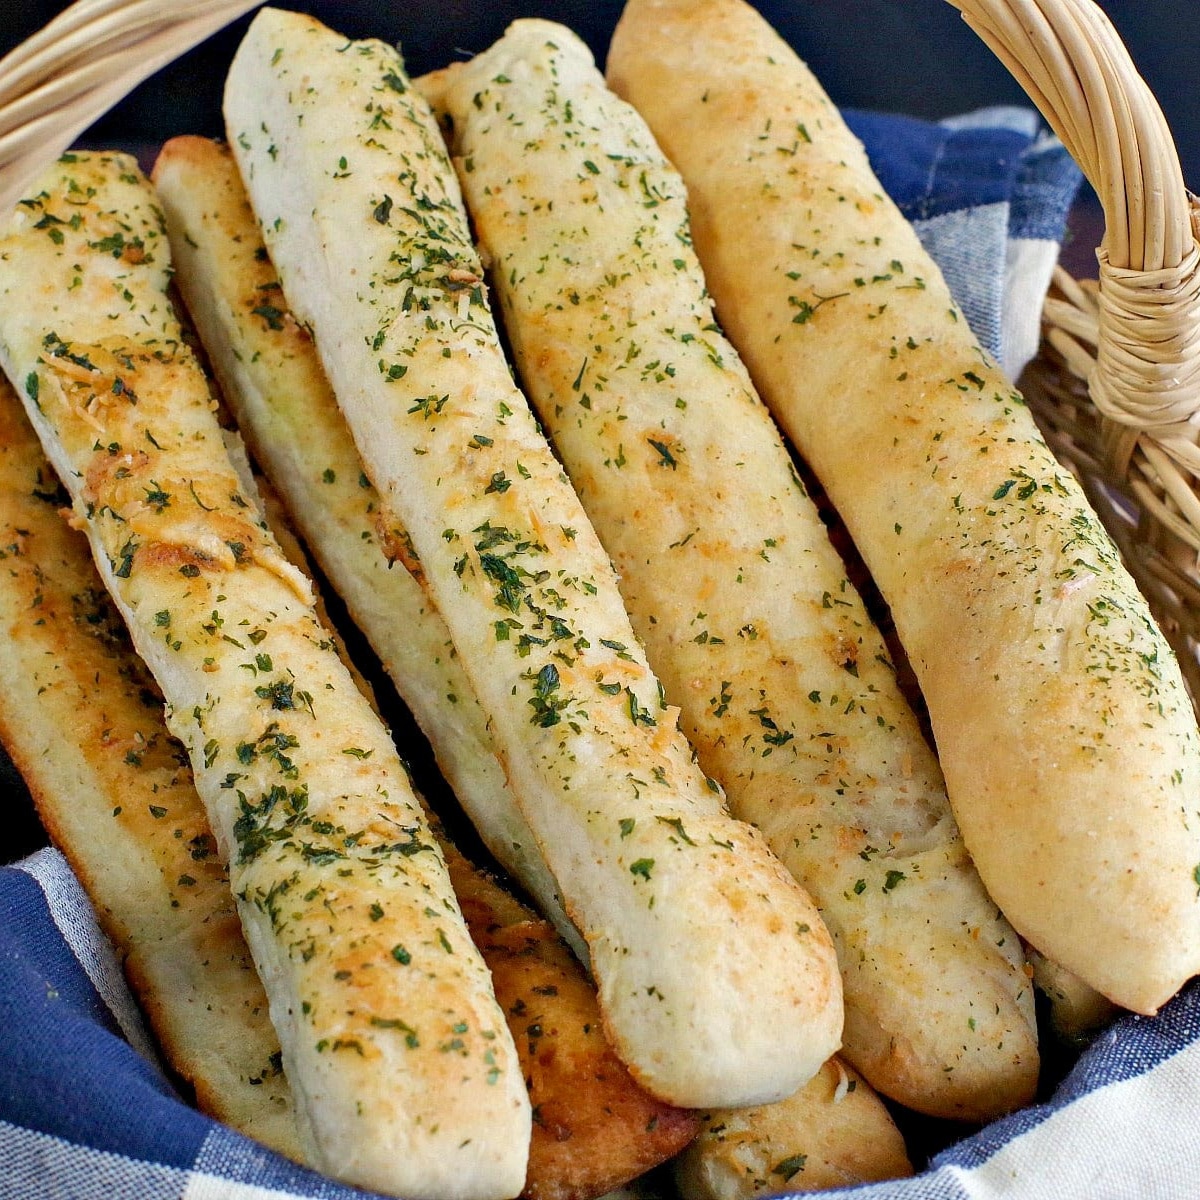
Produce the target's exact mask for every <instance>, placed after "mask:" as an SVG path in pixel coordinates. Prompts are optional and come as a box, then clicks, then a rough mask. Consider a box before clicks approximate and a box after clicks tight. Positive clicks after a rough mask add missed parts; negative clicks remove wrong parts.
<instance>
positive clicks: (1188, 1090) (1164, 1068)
mask: <svg viewBox="0 0 1200 1200" xmlns="http://www.w3.org/2000/svg"><path fill="white" fill-rule="evenodd" d="M1196 1114H1200V1045H1198V1044H1196V1043H1192V1044H1190V1045H1188V1046H1186V1047H1185V1048H1184V1049H1182V1050H1180V1052H1179V1053H1178V1054H1175V1055H1173V1056H1172V1057H1171V1058H1168V1059H1166V1060H1165V1061H1164V1062H1162V1063H1160V1064H1159V1065H1158V1066H1157V1067H1155V1068H1153V1069H1152V1070H1150V1071H1147V1072H1146V1073H1145V1074H1143V1075H1138V1076H1137V1077H1135V1078H1133V1079H1126V1080H1122V1081H1120V1082H1118V1083H1111V1084H1108V1085H1107V1086H1105V1087H1102V1088H1099V1089H1097V1090H1096V1091H1094V1092H1089V1093H1088V1094H1087V1095H1086V1096H1083V1097H1081V1098H1080V1099H1079V1100H1076V1101H1075V1102H1074V1103H1072V1104H1069V1105H1067V1106H1066V1107H1064V1108H1062V1109H1060V1110H1059V1111H1057V1112H1055V1113H1054V1114H1052V1115H1051V1116H1049V1117H1047V1118H1046V1120H1044V1121H1043V1122H1042V1123H1041V1124H1040V1125H1038V1126H1037V1127H1036V1128H1034V1129H1032V1130H1030V1131H1029V1132H1028V1133H1026V1134H1024V1135H1022V1136H1021V1137H1018V1138H1015V1139H1014V1140H1013V1141H1011V1142H1009V1143H1008V1145H1006V1146H1004V1147H1002V1148H1001V1149H999V1150H997V1151H996V1153H995V1154H993V1155H992V1156H991V1158H989V1159H988V1160H987V1162H985V1163H983V1164H981V1165H980V1166H979V1167H977V1168H974V1169H972V1170H967V1171H963V1170H955V1171H952V1174H954V1175H955V1176H957V1179H958V1182H959V1183H960V1184H961V1186H962V1188H963V1190H964V1192H965V1193H966V1194H967V1195H968V1196H970V1197H972V1200H1017V1198H1018V1197H1019V1200H1180V1198H1181V1197H1184V1196H1195V1195H1197V1194H1198V1193H1200V1176H1198V1174H1197V1163H1200V1120H1197V1117H1196Z"/></svg>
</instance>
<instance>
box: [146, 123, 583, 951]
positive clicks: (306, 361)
mask: <svg viewBox="0 0 1200 1200" xmlns="http://www.w3.org/2000/svg"><path fill="white" fill-rule="evenodd" d="M154 181H155V186H156V187H157V189H158V194H159V197H160V199H161V202H162V205H163V210H164V212H165V213H166V218H167V232H168V235H169V237H170V239H171V251H172V254H173V256H174V259H175V262H176V263H177V265H178V267H179V273H178V276H177V282H178V285H179V289H180V292H181V294H182V295H183V298H184V302H185V303H186V305H187V308H188V311H189V313H190V315H191V318H192V320H193V321H194V322H195V325H196V327H197V330H198V331H199V334H200V338H201V341H202V342H203V343H204V348H205V352H206V354H207V355H208V359H209V362H210V363H211V364H212V368H213V372H214V374H215V375H216V377H217V379H218V381H219V382H220V385H221V391H222V395H223V396H224V398H225V401H226V403H227V404H228V405H229V407H230V409H231V411H232V412H233V414H234V417H235V419H236V420H237V423H238V428H239V430H240V431H241V433H242V435H243V436H244V437H245V438H246V440H247V442H248V443H249V445H250V446H251V448H252V450H253V453H254V456H255V459H256V460H257V461H258V462H259V463H260V464H261V466H262V467H263V469H264V470H265V471H266V472H267V473H268V475H269V476H270V478H271V481H272V483H273V484H274V486H275V488H276V489H277V490H278V492H279V494H280V495H281V496H283V497H284V499H285V501H286V504H287V506H288V509H289V511H290V513H291V514H292V520H293V521H294V522H295V524H296V527H297V528H298V529H299V530H300V532H301V533H302V535H303V537H304V539H305V541H306V543H307V544H308V546H309V548H310V550H311V552H312V554H313V555H314V556H315V558H316V560H317V562H318V563H319V564H320V566H321V569H322V571H324V573H325V576H326V577H327V578H328V579H329V580H330V581H331V582H332V584H333V586H334V587H335V588H336V589H337V592H338V594H339V595H340V596H341V598H342V600H343V601H344V603H345V604H346V606H347V609H348V611H349V613H350V616H351V617H352V618H353V620H354V622H355V624H356V625H357V627H358V628H359V629H360V630H361V631H362V632H363V633H364V634H365V635H366V636H367V638H368V639H369V641H370V643H371V646H372V648H373V649H374V650H375V652H376V653H377V654H378V655H379V658H380V660H381V661H382V663H383V665H384V667H385V668H386V670H387V672H388V674H389V676H390V677H391V678H392V680H393V681H394V682H395V684H396V687H397V689H398V690H399V692H400V694H401V696H402V697H403V699H404V701H405V703H406V704H407V705H408V707H409V709H410V710H411V711H412V713H413V715H414V717H415V718H416V719H417V721H418V723H419V724H420V726H421V729H422V731H423V732H424V733H425V735H426V736H427V737H428V738H429V739H430V742H431V744H432V746H433V749H434V752H435V754H436V755H437V760H438V765H439V767H440V768H441V770H442V772H443V773H444V774H445V776H446V778H447V780H448V782H449V783H450V786H451V787H452V788H453V789H454V792H455V794H456V796H457V797H458V799H459V801H460V802H461V803H462V804H463V805H464V807H465V808H466V809H467V810H468V812H469V813H470V814H471V819H472V821H473V822H474V824H475V826H476V828H477V829H478V830H479V832H480V834H481V836H482V837H483V839H484V842H485V843H486V845H487V847H488V849H489V850H491V852H492V853H493V854H494V855H495V856H496V859H497V861H498V862H499V863H500V864H501V865H502V866H503V867H504V868H505V869H506V870H507V871H508V872H509V873H510V874H511V875H512V876H513V877H514V878H516V879H517V880H519V881H520V882H521V884H522V885H523V886H524V887H525V888H526V890H527V891H528V892H529V893H530V895H532V896H533V897H534V898H535V899H536V901H537V902H538V905H539V907H540V908H541V909H542V911H543V912H545V913H546V914H547V915H548V916H549V917H550V918H551V919H552V920H553V921H554V923H555V925H556V927H557V928H558V929H559V930H560V932H562V933H563V934H564V936H566V937H568V938H569V939H570V940H571V942H572V944H573V945H575V946H576V947H577V948H578V949H580V950H582V942H581V941H580V938H579V936H578V934H577V933H576V931H575V930H574V927H573V926H571V924H570V922H569V921H568V920H567V918H566V915H565V913H564V912H563V911H562V902H561V900H560V899H559V896H558V890H557V886H556V885H555V882H554V878H553V876H552V875H551V874H550V872H549V871H548V870H547V868H546V865H545V863H544V862H543V861H542V858H541V855H540V854H539V853H538V850H537V844H536V842H535V841H534V838H533V834H532V833H531V832H530V830H529V826H528V824H527V822H526V821H525V818H524V817H523V816H522V815H521V811H520V809H519V808H518V807H517V804H516V801H515V800H514V799H513V796H512V793H511V790H510V788H509V784H508V781H507V779H506V778H505V775H504V771H503V768H502V767H501V765H500V762H499V760H498V759H497V757H496V750H495V746H494V745H493V742H492V735H491V733H490V731H489V730H488V728H487V717H486V715H485V713H484V712H483V709H482V708H481V707H480V706H479V702H478V701H477V700H476V699H475V696H474V693H473V692H472V690H471V685H470V683H469V682H468V681H467V679H466V676H465V675H464V674H463V671H462V668H461V667H460V666H459V664H458V660H457V656H456V655H455V652H454V646H453V643H452V642H451V640H450V634H449V631H448V630H447V629H446V624H445V622H444V621H443V620H442V619H441V617H440V615H439V614H438V612H437V610H436V609H435V608H434V606H433V602H432V601H431V600H430V599H429V596H428V595H427V594H426V592H425V590H424V588H423V587H422V586H421V584H420V582H419V581H418V580H417V579H416V578H415V577H414V576H413V574H411V573H410V572H409V571H406V570H404V569H403V567H402V566H400V565H399V564H397V563H395V561H394V557H395V554H396V553H401V554H403V553H405V552H406V535H405V534H404V533H403V531H401V530H396V529H393V528H389V527H388V524H387V522H386V521H385V519H384V514H383V512H382V509H381V505H380V502H379V493H378V492H377V491H376V490H375V488H374V487H373V486H372V484H371V483H370V481H369V480H368V479H367V478H366V476H365V475H364V474H363V468H362V459H361V457H360V456H359V453H358V450H357V449H356V448H355V446H354V440H353V438H352V437H351V436H350V430H349V429H348V428H347V426H346V420H345V418H344V417H343V416H342V414H341V411H340V410H339V409H338V406H337V401H336V399H335V398H334V395H333V393H332V391H331V390H330V387H329V383H328V381H327V380H326V378H325V373H324V371H323V370H322V367H321V361H320V359H319V358H318V357H317V352H316V350H315V349H314V347H313V343H312V338H311V337H310V336H309V335H308V333H307V331H306V330H304V329H303V328H302V327H301V326H300V325H299V324H298V323H297V322H296V320H295V319H294V318H293V317H292V314H291V311H290V309H289V308H288V306H287V301H286V300H285V298H284V296H283V291H282V288H281V287H280V285H279V280H278V276H277V274H276V271H275V268H274V266H273V265H272V263H271V261H270V257H269V256H268V254H267V252H266V248H265V246H264V245H263V240H262V235H261V234H260V233H259V229H258V223H257V221H256V220H255V218H254V213H253V211H252V210H251V208H250V203H249V201H248V200H247V198H246V192H245V188H244V187H243V186H242V181H241V178H240V177H239V175H238V172H237V167H236V165H235V164H234V162H233V159H232V157H231V156H230V153H229V150H228V148H227V147H226V146H223V145H219V144H218V143H216V142H213V141H211V140H209V139H206V138H197V137H179V138H173V139H172V140H171V141H169V142H167V143H166V145H165V146H164V147H163V149H162V151H161V152H160V154H159V156H158V159H157V161H156V162H155V166H154ZM393 524H394V523H393Z"/></svg>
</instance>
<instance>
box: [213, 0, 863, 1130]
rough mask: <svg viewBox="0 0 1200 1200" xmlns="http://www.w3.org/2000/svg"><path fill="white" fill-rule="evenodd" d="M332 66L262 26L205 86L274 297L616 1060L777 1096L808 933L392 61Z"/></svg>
mask: <svg viewBox="0 0 1200 1200" xmlns="http://www.w3.org/2000/svg"><path fill="white" fill-rule="evenodd" d="M344 50H346V41H345V39H343V38H341V37H339V36H338V35H336V34H334V33H332V32H331V31H329V30H327V29H324V28H323V27H322V26H320V25H319V24H317V23H316V22H314V21H311V20H310V19H307V18H304V17H300V16H295V15H289V14H284V13H281V12H279V11H277V10H272V9H265V10H263V11H262V12H260V13H259V15H258V16H257V17H256V18H255V20H254V22H253V23H252V25H251V27H250V30H249V32H248V34H247V36H246V38H245V40H244V41H243V43H242V45H241V47H240V48H239V51H238V53H237V55H236V57H235V59H234V63H233V66H232V68H231V71H230V75H229V79H228V81H227V88H226V96H225V115H226V121H227V125H228V130H229V140H230V144H231V146H232V147H233V148H234V154H235V156H236V157H237V159H238V163H239V167H240V170H241V173H242V176H243V179H244V180H245V182H246V185H247V190H248V192H249V194H250V198H251V203H252V204H253V206H254V208H255V211H256V213H257V215H258V218H259V222H260V225H261V226H262V228H263V231H264V236H265V239H266V242H267V245H268V248H269V250H270V252H271V256H272V259H273V261H274V263H275V266H276V268H277V269H278V271H279V273H280V279H281V282H282V284H283V289H284V293H285V295H286V296H287V298H288V301H289V304H290V305H291V307H292V310H293V311H294V312H295V314H296V315H297V317H298V318H299V319H300V320H302V321H303V322H304V323H305V324H307V325H308V326H310V327H311V328H312V330H313V333H314V339H315V342H316V345H317V348H318V351H319V353H320V354H321V357H322V360H323V363H324V366H325V370H326V373H327V375H328V376H329V379H330V382H331V384H332V386H333V389H334V392H335V394H336V395H337V396H338V400H339V403H340V405H341V407H342V410H343V412H344V413H345V415H346V417H347V421H348V423H349V425H350V427H351V430H352V432H353V434H354V437H355V441H356V444H357V445H358V448H359V452H360V454H361V455H362V456H363V460H364V464H365V467H366V470H367V474H368V475H369V476H370V478H371V479H372V481H373V482H374V484H375V486H376V487H377V488H378V489H379V492H380V494H381V496H382V497H383V502H384V504H385V505H386V506H388V507H389V509H391V508H394V510H395V512H396V513H397V515H398V517H399V519H400V521H401V523H402V524H403V527H404V528H405V529H406V530H407V532H408V535H409V537H410V538H411V543H412V547H413V549H414V551H415V555H416V557H417V559H418V560H419V562H420V565H421V571H422V573H423V575H424V578H425V579H426V581H427V583H428V586H429V589H430V592H431V594H432V596H433V597H434V599H435V601H436V603H437V606H438V608H439V610H440V611H441V613H442V616H443V617H444V619H445V620H446V624H447V626H448V628H449V629H450V631H451V635H452V637H453V639H454V643H455V648H456V650H457V652H458V654H459V659H460V662H461V663H462V665H463V668H464V670H465V671H466V674H467V677H468V678H469V679H470V681H471V684H472V686H473V688H474V690H475V693H476V695H477V696H478V697H479V699H480V701H481V703H482V704H483V705H484V708H485V709H486V710H487V712H488V714H489V717H490V719H491V721H492V729H493V734H494V736H495V740H496V743H497V746H498V748H499V752H500V755H501V757H502V761H503V762H504V765H505V769H506V771H507V772H508V773H509V776H510V777H511V778H513V779H514V783H515V786H514V791H515V793H516V795H517V797H518V801H519V803H520V804H521V805H522V807H523V810H524V813H525V817H526V819H527V820H528V822H529V825H530V827H531V828H532V829H533V831H534V834H535V836H536V837H537V839H538V842H539V849H540V851H541V853H542V855H543V856H544V857H545V859H546V861H547V863H548V865H549V866H550V869H551V871H552V872H553V874H554V876H555V878H556V880H557V881H558V884H559V887H560V890H561V892H562V894H563V898H564V902H565V906H566V909H567V912H568V915H569V916H570V917H571V919H572V920H573V921H574V923H575V924H576V926H577V927H578V928H579V929H580V931H581V933H582V934H583V936H584V939H585V940H586V942H587V945H588V950H589V954H590V958H591V962H592V967H593V970H594V972H595V975H596V978H597V981H598V983H599V990H600V999H601V1007H602V1010H603V1013H604V1019H605V1022H606V1026H607V1029H608V1032H609V1035H610V1038H611V1040H612V1041H613V1043H614V1045H615V1047H616V1049H617V1051H618V1053H619V1054H620V1055H621V1057H622V1058H623V1059H624V1060H625V1062H626V1063H627V1064H628V1065H629V1066H630V1068H631V1069H632V1071H633V1073H634V1075H635V1077H636V1078H638V1079H639V1081H640V1082H641V1083H642V1084H643V1085H644V1086H646V1087H647V1088H648V1089H650V1090H651V1091H652V1092H654V1093H655V1094H657V1095H659V1096H661V1097H663V1098H664V1099H668V1100H671V1101H673V1102H674V1103H678V1104H685V1105H692V1106H698V1105H701V1104H705V1103H711V1102H718V1101H719V1102H721V1103H730V1102H733V1103H746V1102H752V1101H754V1100H755V1099H759V1100H765V1099H769V1098H775V1097H779V1096H782V1095H785V1094H787V1093H788V1092H790V1091H792V1090H794V1089H795V1088H796V1087H797V1086H799V1084H800V1083H801V1082H803V1081H804V1080H805V1079H806V1078H808V1077H810V1076H811V1075H812V1074H813V1073H814V1072H815V1071H816V1070H817V1068H818V1067H819V1066H820V1064H821V1062H823V1061H824V1060H825V1058H827V1057H828V1055H829V1053H830V1052H831V1051H832V1050H833V1049H834V1048H836V1046H837V1043H838V1039H839V1035H840V1031H841V988H840V979H839V978H838V975H837V968H836V961H835V958H834V954H833V950H832V946H831V944H830V941H829V937H828V934H827V933H826V931H825V929H824V927H823V925H822V924H821V922H820V919H819V917H818V916H817V913H816V910H815V907H814V906H813V904H812V902H811V900H810V899H809V898H808V896H807V895H806V894H805V893H804V892H802V891H801V890H800V888H799V887H798V886H797V885H796V884H795V883H794V881H793V880H792V879H791V878H790V876H788V875H787V872H786V871H785V870H784V868H783V867H782V865H781V864H780V863H779V862H778V860H777V859H775V858H774V856H773V855H771V854H770V853H769V851H768V850H767V847H766V844H765V842H764V841H763V839H762V838H761V835H759V834H758V833H757V832H756V831H754V830H752V829H751V828H750V827H748V826H745V825H742V824H741V823H738V822H735V821H733V820H732V819H731V818H730V817H729V816H728V814H727V813H726V812H725V810H724V807H723V804H722V798H721V795H720V790H719V788H717V787H716V785H712V786H710V785H709V783H708V781H707V780H706V779H705V777H704V775H703V774H702V773H701V771H700V770H699V769H698V767H697V766H696V765H695V763H694V762H693V758H692V750H691V748H690V746H689V745H688V744H687V742H686V740H685V738H684V737H683V735H682V734H681V733H680V732H679V731H678V728H677V724H676V718H677V714H676V712H675V710H673V709H671V708H669V707H668V706H667V705H666V704H665V703H664V702H663V700H662V697H661V695H660V690H659V684H658V681H657V680H656V679H655V677H654V675H653V674H652V673H651V671H650V669H649V667H648V666H647V664H646V661H645V657H644V654H643V652H642V650H641V648H640V646H639V645H638V643H637V640H636V638H635V636H634V634H633V631H632V628H631V627H630V624H629V619H628V616H627V614H626V613H625V610H624V608H623V605H622V602H621V598H620V595H619V593H618V591H617V587H616V582H615V578H614V576H613V572H612V570H611V566H610V564H609V562H608V559H607V556H606V555H605V553H604V551H603V549H602V548H601V546H600V545H599V542H598V541H597V539H596V537H595V534H594V532H593V530H592V529H591V526H590V525H589V524H588V521H587V518H586V516H585V514H584V512H583V510H582V508H581V506H580V504H579V501H578V498H577V497H576V496H575V494H574V493H573V492H572V491H571V489H570V486H569V484H568V482H567V480H566V478H565V477H564V476H563V474H562V472H561V468H560V467H559V466H558V464H557V463H556V462H555V460H554V458H553V456H552V454H551V453H550V450H549V447H548V446H547V444H546V441H545V438H544V437H543V435H542V434H541V432H540V431H539V430H538V428H537V426H536V423H535V421H534V420H533V418H532V416H531V414H530V412H529V409H528V405H527V404H526V402H525V400H524V397H523V396H522V395H521V394H520V393H519V392H518V391H517V389H516V388H515V386H514V385H513V382H512V379H511V376H510V373H509V369H508V366H507V363H506V361H505V359H504V355H503V352H502V350H501V347H500V343H499V339H498V337H497V335H496V332H495V328H494V325H493V322H492V320H491V317H490V314H489V311H488V308H487V303H486V300H485V296H484V289H483V281H482V268H481V266H480V263H479V259H478V257H477V255H476V253H475V250H474V248H473V246H472V245H471V242H470V237H469V234H468V229H467V222H466V217H465V214H464V213H463V210H462V204H461V197H460V195H459V192H458V187H457V184H456V181H455V179H454V173H453V168H452V167H451V166H450V164H449V162H448V160H447V158H446V154H445V150H444V147H443V146H442V145H441V142H440V137H439V135H438V132H437V129H436V126H435V124H434V122H433V119H432V116H431V115H430V113H429V111H428V107H427V105H425V103H424V102H423V101H422V100H420V98H419V97H418V96H416V95H415V94H414V92H413V90H412V89H411V87H410V86H409V85H408V83H407V82H406V81H405V79H404V75H403V67H402V64H401V62H400V59H399V56H398V55H397V54H396V53H395V51H393V50H392V49H391V48H389V47H386V46H384V45H382V44H381V43H378V42H360V43H354V44H353V53H343V51H344ZM343 163H344V164H345V165H344V166H343ZM721 1097H724V1099H723V1100H722V1099H720V1098H721Z"/></svg>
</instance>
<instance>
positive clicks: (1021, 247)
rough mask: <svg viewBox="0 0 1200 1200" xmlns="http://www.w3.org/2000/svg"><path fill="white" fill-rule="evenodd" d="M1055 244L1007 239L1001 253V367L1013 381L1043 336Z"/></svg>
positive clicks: (1056, 260) (1035, 240) (1042, 240)
mask: <svg viewBox="0 0 1200 1200" xmlns="http://www.w3.org/2000/svg"><path fill="white" fill-rule="evenodd" d="M1058 252H1059V245H1058V243H1057V242H1050V241H1045V240H1044V239H1042V238H1009V240H1008V245H1007V247H1006V248H1005V253H1004V300H1003V304H1004V308H1003V310H1002V311H1003V313H1004V320H1003V321H1002V322H1001V324H1000V365H1001V366H1002V367H1003V368H1004V370H1005V372H1006V374H1007V375H1008V377H1009V379H1012V380H1016V379H1018V378H1019V377H1020V375H1021V372H1022V371H1023V370H1025V368H1026V367H1027V366H1028V365H1029V363H1030V361H1031V360H1032V359H1033V357H1034V355H1036V354H1037V352H1038V346H1039V344H1040V341H1041V336H1042V306H1043V305H1044V304H1045V301H1046V292H1047V291H1048V290H1049V288H1050V276H1051V275H1052V274H1053V272H1054V264H1055V263H1057V262H1058Z"/></svg>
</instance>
